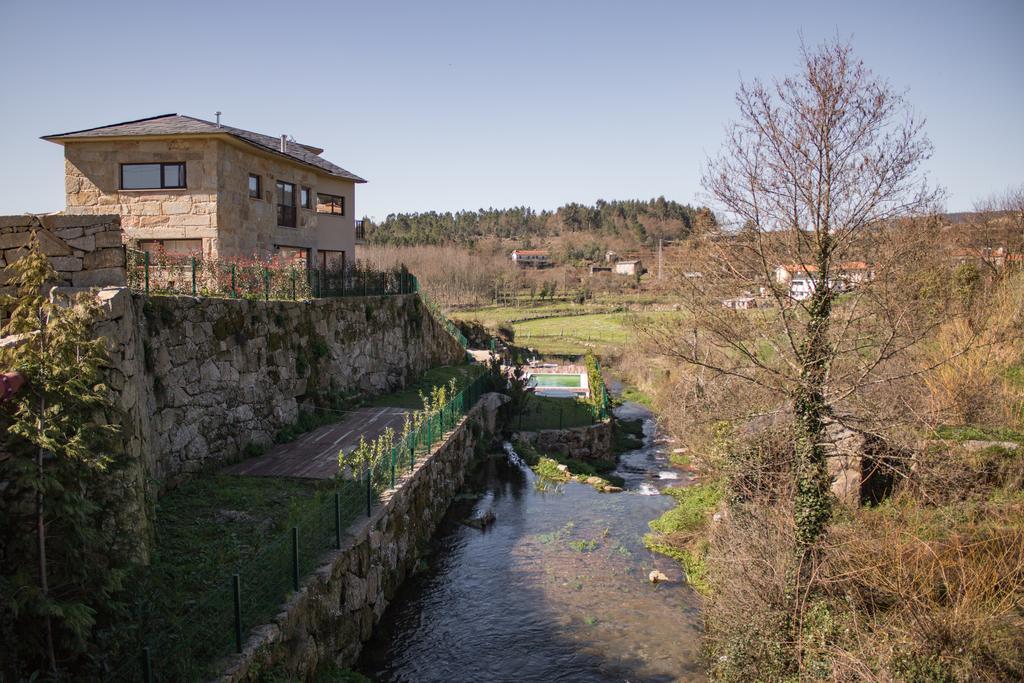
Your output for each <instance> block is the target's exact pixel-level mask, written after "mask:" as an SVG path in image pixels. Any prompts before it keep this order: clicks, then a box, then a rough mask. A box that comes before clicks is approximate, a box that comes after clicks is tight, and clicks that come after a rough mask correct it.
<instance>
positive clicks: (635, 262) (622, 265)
mask: <svg viewBox="0 0 1024 683" xmlns="http://www.w3.org/2000/svg"><path fill="white" fill-rule="evenodd" d="M644 272H645V271H644V264H643V263H641V262H640V259H630V260H628V261H616V262H615V273H616V274H617V275H634V276H636V275H643V274H644Z"/></svg>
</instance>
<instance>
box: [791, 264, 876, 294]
mask: <svg viewBox="0 0 1024 683" xmlns="http://www.w3.org/2000/svg"><path fill="white" fill-rule="evenodd" d="M817 273H818V267H817V266H815V265H811V264H808V263H803V264H785V265H780V266H778V267H776V268H775V273H774V276H775V282H776V283H778V284H780V285H786V284H788V285H789V297H790V298H791V299H793V300H795V301H805V300H807V299H809V298H811V294H813V293H814V289H815V282H814V279H815V277H816V276H817ZM874 277H875V273H874V270H873V269H872V268H871V266H870V265H869V264H867V263H865V262H864V261H845V262H842V263H836V264H835V265H834V267H833V269H832V277H831V279H830V280H829V284H830V285H832V286H833V287H834V288H835V289H837V290H839V291H847V290H850V289H853V288H854V287H856V286H857V285H860V284H863V283H865V282H870V281H871V280H873V279H874Z"/></svg>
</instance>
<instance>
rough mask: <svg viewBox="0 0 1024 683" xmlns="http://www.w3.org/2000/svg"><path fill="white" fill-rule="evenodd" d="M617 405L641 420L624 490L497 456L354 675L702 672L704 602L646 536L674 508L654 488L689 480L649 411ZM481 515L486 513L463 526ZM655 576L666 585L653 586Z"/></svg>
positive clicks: (590, 676) (583, 676)
mask: <svg viewBox="0 0 1024 683" xmlns="http://www.w3.org/2000/svg"><path fill="white" fill-rule="evenodd" d="M620 409H621V410H624V411H625V412H627V413H630V414H636V415H643V418H642V419H643V433H644V438H643V441H642V443H641V445H640V447H639V448H636V449H634V450H632V451H629V452H627V453H623V454H622V455H621V456H620V459H619V464H618V465H617V466H616V467H615V469H614V470H613V471H612V472H611V473H610V474H611V475H612V476H614V477H616V479H617V480H618V481H621V482H622V484H623V488H624V489H625V491H624V492H622V493H601V492H599V491H598V490H597V489H596V488H595V487H594V486H592V485H588V484H586V483H580V482H577V481H567V482H550V481H548V482H544V481H543V479H542V478H541V477H539V476H538V475H537V474H535V473H534V472H533V471H531V470H530V469H529V467H527V466H525V464H524V463H522V462H519V461H517V458H512V459H511V460H510V458H509V456H508V455H506V454H505V453H495V454H492V456H491V457H489V458H488V459H486V460H485V461H484V463H483V464H482V465H481V467H480V469H479V470H478V471H477V472H476V473H475V474H474V475H473V477H471V479H470V483H468V484H467V486H466V487H465V488H464V490H463V492H462V494H461V495H460V496H459V498H458V500H456V502H455V504H454V505H453V506H452V508H451V509H450V510H449V513H448V514H447V515H446V517H445V520H444V521H443V522H442V525H441V528H440V531H439V534H438V535H437V537H436V538H435V540H434V542H433V543H432V545H431V549H430V551H429V552H428V554H427V555H426V557H425V562H424V563H422V564H421V566H420V570H421V571H420V572H419V573H418V574H417V576H415V577H414V578H412V579H410V580H409V581H408V582H407V585H406V586H405V587H403V589H402V590H401V591H400V592H399V594H398V595H396V598H395V601H394V603H393V605H392V607H391V609H389V610H388V612H387V613H386V614H385V615H384V618H383V620H382V622H381V626H380V627H379V628H378V629H377V632H376V633H375V635H374V637H373V639H372V640H371V641H370V642H369V643H368V644H367V647H366V649H365V650H364V655H363V658H362V659H361V660H360V662H359V666H358V668H359V670H360V671H362V672H363V673H365V674H367V675H369V676H371V677H373V678H375V679H377V680H380V681H390V680H446V679H450V678H451V673H452V672H455V671H457V672H459V677H460V678H463V679H466V680H507V679H508V678H509V677H510V676H512V677H515V678H516V679H519V680H560V681H595V680H596V681H605V680H607V681H622V680H650V681H673V680H680V679H685V680H701V679H702V678H703V671H702V666H701V663H700V657H699V650H700V637H701V620H700V600H699V598H698V596H697V595H695V594H694V592H693V591H692V590H690V588H689V587H688V586H686V584H685V582H684V576H683V572H682V571H681V568H680V567H679V565H678V564H677V563H676V562H674V561H673V560H671V559H670V558H667V557H665V556H663V555H660V554H657V553H653V552H651V551H649V550H648V549H646V548H645V547H644V545H643V540H642V539H643V535H644V533H645V532H646V531H647V530H648V523H649V521H650V520H652V519H656V518H658V517H659V515H661V514H663V513H665V512H666V511H668V510H670V509H671V508H672V505H673V503H672V500H671V499H670V498H669V497H668V496H662V495H657V494H658V493H659V492H660V491H661V490H662V489H664V488H666V487H667V486H669V485H671V484H675V485H683V484H685V483H686V482H687V481H688V479H687V476H688V475H687V474H686V472H684V471H682V470H679V469H677V468H675V467H673V466H672V465H671V463H670V462H669V460H668V452H667V451H668V449H667V445H666V444H665V443H664V440H663V439H662V437H661V435H660V434H659V433H658V431H657V426H656V424H655V421H654V419H653V416H652V415H651V414H650V413H649V412H648V411H646V409H644V408H643V407H642V406H639V405H634V404H626V405H625V406H622V407H621V408H620ZM483 518H487V519H491V520H492V521H491V522H490V523H489V524H486V525H478V524H471V523H467V521H472V520H480V519H483ZM481 526H483V528H482V529H481V528H480V527H481ZM652 571H657V572H659V573H661V574H663V575H664V576H665V577H666V578H667V579H669V580H668V581H666V582H663V583H657V584H652V583H651V582H650V581H649V575H650V573H651V572H652ZM421 624H430V628H429V629H428V628H422V627H421ZM668 634H670V637H669V635H668Z"/></svg>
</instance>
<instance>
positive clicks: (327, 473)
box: [224, 408, 411, 479]
mask: <svg viewBox="0 0 1024 683" xmlns="http://www.w3.org/2000/svg"><path fill="white" fill-rule="evenodd" d="M407 412H411V411H409V410H408V409H407V408H359V409H357V410H353V411H351V412H350V413H347V414H346V415H345V416H344V419H342V420H341V422H336V423H334V424H330V425H325V426H323V427H320V428H319V429H314V430H313V431H311V432H307V433H306V434H303V435H302V436H300V437H299V438H298V439H296V440H295V441H292V442H290V443H283V444H278V445H276V446H272V447H271V448H270V450H269V451H267V452H266V453H264V454H263V455H261V456H259V457H256V458H250V459H248V460H245V461H243V462H240V463H238V464H236V465H232V466H231V467H228V468H227V469H225V470H224V472H225V473H226V474H245V475H250V476H254V477H301V478H305V479H330V478H331V477H333V476H334V475H335V474H337V472H338V451H339V450H341V449H344V450H345V452H346V453H348V452H349V451H351V450H352V449H353V448H355V447H356V446H357V445H358V444H359V437H360V436H365V437H366V440H367V441H369V440H370V439H371V438H375V437H377V436H378V435H379V434H381V433H382V432H383V431H384V430H385V429H386V428H388V427H391V428H392V429H394V430H395V432H396V433H401V431H402V426H403V425H404V423H405V414H406V413H407Z"/></svg>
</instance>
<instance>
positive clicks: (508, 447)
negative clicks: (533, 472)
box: [501, 441, 528, 470]
mask: <svg viewBox="0 0 1024 683" xmlns="http://www.w3.org/2000/svg"><path fill="white" fill-rule="evenodd" d="M501 447H502V448H503V449H505V455H506V457H508V461H509V462H510V463H512V464H513V465H515V466H516V467H518V468H520V469H524V470H525V469H528V468H527V467H526V463H525V462H523V459H522V458H520V457H519V454H518V453H516V449H514V448H512V444H511V443H510V442H508V441H505V442H503V443H502V444H501Z"/></svg>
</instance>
